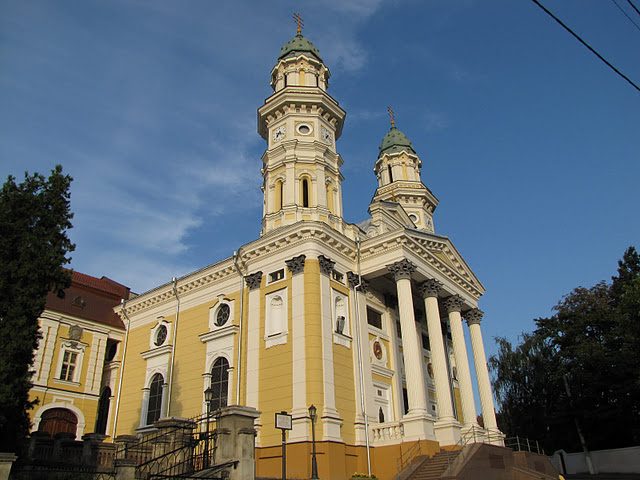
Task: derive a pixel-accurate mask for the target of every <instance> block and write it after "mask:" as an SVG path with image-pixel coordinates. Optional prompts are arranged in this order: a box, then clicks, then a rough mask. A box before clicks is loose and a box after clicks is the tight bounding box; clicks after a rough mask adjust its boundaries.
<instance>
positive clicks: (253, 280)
mask: <svg viewBox="0 0 640 480" xmlns="http://www.w3.org/2000/svg"><path fill="white" fill-rule="evenodd" d="M244 281H245V282H246V283H247V287H249V290H254V289H256V288H260V282H262V272H256V273H252V274H251V275H247V276H245V277H244Z"/></svg>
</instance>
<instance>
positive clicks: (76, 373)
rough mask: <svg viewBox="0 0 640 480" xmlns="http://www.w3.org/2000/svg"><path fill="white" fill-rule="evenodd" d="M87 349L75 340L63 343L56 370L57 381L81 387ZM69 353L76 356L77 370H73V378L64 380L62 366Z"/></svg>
mask: <svg viewBox="0 0 640 480" xmlns="http://www.w3.org/2000/svg"><path fill="white" fill-rule="evenodd" d="M85 347H86V345H85V344H83V343H79V342H76V341H73V340H68V341H64V342H62V346H61V347H60V356H59V358H58V366H57V368H56V377H55V379H56V381H58V382H61V383H70V384H74V385H80V378H81V374H82V365H83V361H84V350H85ZM67 352H69V353H75V354H76V363H75V368H74V369H73V376H72V378H71V379H65V378H62V376H61V375H62V365H63V363H64V355H65V353H67Z"/></svg>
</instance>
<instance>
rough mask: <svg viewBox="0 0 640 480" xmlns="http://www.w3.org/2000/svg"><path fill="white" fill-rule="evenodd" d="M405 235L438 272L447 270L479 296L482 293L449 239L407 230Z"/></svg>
mask: <svg viewBox="0 0 640 480" xmlns="http://www.w3.org/2000/svg"><path fill="white" fill-rule="evenodd" d="M405 235H406V236H407V237H409V238H410V239H411V240H413V241H414V242H415V243H417V244H419V245H420V246H421V247H423V249H424V250H426V251H427V252H428V253H429V254H430V256H431V257H432V262H431V263H436V264H439V265H437V266H438V267H439V270H441V271H443V272H446V271H447V270H448V271H449V272H450V273H453V274H454V275H455V276H457V277H459V278H460V279H462V280H464V281H465V282H466V283H468V284H469V285H470V286H472V287H473V288H474V289H475V290H477V291H478V292H479V293H480V294H482V293H484V290H485V289H484V286H483V285H482V283H481V282H480V280H479V279H478V277H476V275H475V273H473V271H472V270H471V268H470V267H469V265H468V264H467V262H466V261H465V260H464V258H462V255H460V253H459V252H458V250H457V249H456V247H455V246H454V245H453V242H452V241H451V240H450V239H448V238H447V237H441V236H439V235H434V234H430V233H427V232H422V231H418V230H407V231H406V232H405Z"/></svg>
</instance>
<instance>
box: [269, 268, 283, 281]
mask: <svg viewBox="0 0 640 480" xmlns="http://www.w3.org/2000/svg"><path fill="white" fill-rule="evenodd" d="M283 278H284V268H283V269H281V270H278V271H277V272H272V273H270V274H269V283H273V282H277V281H278V280H282V279H283Z"/></svg>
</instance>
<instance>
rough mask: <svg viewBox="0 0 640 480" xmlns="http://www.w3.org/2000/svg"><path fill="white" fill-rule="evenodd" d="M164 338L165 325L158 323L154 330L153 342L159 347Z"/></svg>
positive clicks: (165, 332)
mask: <svg viewBox="0 0 640 480" xmlns="http://www.w3.org/2000/svg"><path fill="white" fill-rule="evenodd" d="M166 340H167V326H166V325H160V326H159V327H158V329H157V330H156V341H155V342H154V343H155V344H156V347H159V346H160V345H162V344H163V343H164V342H165V341H166Z"/></svg>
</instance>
